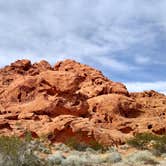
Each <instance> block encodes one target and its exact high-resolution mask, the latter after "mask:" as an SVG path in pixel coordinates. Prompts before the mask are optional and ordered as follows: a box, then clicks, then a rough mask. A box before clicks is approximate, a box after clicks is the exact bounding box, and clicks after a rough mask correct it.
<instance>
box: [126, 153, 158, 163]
mask: <svg viewBox="0 0 166 166" xmlns="http://www.w3.org/2000/svg"><path fill="white" fill-rule="evenodd" d="M127 160H128V163H136V162H143V163H144V164H151V165H157V164H158V162H157V161H156V159H155V157H154V156H153V155H152V153H151V152H150V151H147V150H145V151H137V152H135V153H133V154H131V155H130V156H128V157H127Z"/></svg>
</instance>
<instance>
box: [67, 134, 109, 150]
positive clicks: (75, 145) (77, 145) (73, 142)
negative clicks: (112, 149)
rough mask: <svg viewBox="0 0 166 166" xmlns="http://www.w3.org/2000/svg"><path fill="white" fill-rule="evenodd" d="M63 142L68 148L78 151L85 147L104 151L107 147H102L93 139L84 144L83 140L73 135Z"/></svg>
mask: <svg viewBox="0 0 166 166" xmlns="http://www.w3.org/2000/svg"><path fill="white" fill-rule="evenodd" d="M65 144H66V145H67V146H69V147H70V148H72V149H75V150H78V151H85V150H86V149H87V148H92V149H93V150H96V151H97V150H101V151H106V150H107V149H108V147H104V146H103V145H102V144H100V143H98V142H97V141H95V140H93V141H91V142H89V144H86V143H85V142H80V141H79V140H77V139H76V138H74V137H71V138H69V139H68V140H66V142H65Z"/></svg>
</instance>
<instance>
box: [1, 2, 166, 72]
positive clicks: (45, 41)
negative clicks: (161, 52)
mask: <svg viewBox="0 0 166 166" xmlns="http://www.w3.org/2000/svg"><path fill="white" fill-rule="evenodd" d="M165 7H166V3H165V1H162V0H159V1H157V2H156V1H154V0H151V1H145V0H140V1H137V0H126V1H121V0H91V1H89V0H70V1H67V0H50V1H45V0H35V1H32V0H25V1H22V0H15V1H13V0H6V1H0V25H1V27H0V38H1V40H0V53H1V52H3V53H4V54H3V55H2V54H1V55H0V65H3V64H2V60H1V59H2V58H3V56H5V55H6V56H8V54H9V53H10V54H13V53H15V52H16V53H18V54H20V53H21V55H23V56H25V55H26V54H27V52H28V53H29V52H30V53H31V54H32V56H31V58H32V59H36V56H37V57H38V58H41V57H43V58H45V59H50V61H51V60H52V57H53V56H54V57H56V58H57V57H60V58H62V57H64V58H66V57H67V58H76V59H79V60H81V59H83V58H84V57H88V56H91V57H92V56H96V55H100V56H102V55H105V54H106V53H107V54H108V53H109V56H108V57H107V58H109V57H110V56H111V53H113V52H115V51H119V50H124V49H129V48H131V47H132V46H133V45H134V44H138V45H139V44H143V45H146V44H150V43H153V42H155V38H156V33H155V32H153V31H152V29H151V27H153V25H154V24H157V25H160V27H161V28H164V27H165V22H166V18H165V14H166V12H165ZM140 20H148V21H147V22H149V23H148V24H147V25H144V24H143V25H141V24H142V21H141V22H139V21H140ZM145 22H146V21H145ZM147 41H148V42H147ZM13 57H14V58H15V59H18V58H20V55H18V56H17V54H15V55H14V54H13ZM14 58H11V60H13V59H14ZM38 58H37V59H38ZM3 61H4V63H5V60H3ZM8 61H9V60H8V59H6V63H7V62H8ZM115 61H116V59H115V58H114V62H113V63H114V64H115ZM117 63H121V65H118V64H117ZM122 64H123V65H122ZM125 65H126V64H125V63H124V62H123V63H122V62H116V65H113V66H115V69H117V70H121V67H123V68H126V66H125ZM118 66H119V69H118Z"/></svg>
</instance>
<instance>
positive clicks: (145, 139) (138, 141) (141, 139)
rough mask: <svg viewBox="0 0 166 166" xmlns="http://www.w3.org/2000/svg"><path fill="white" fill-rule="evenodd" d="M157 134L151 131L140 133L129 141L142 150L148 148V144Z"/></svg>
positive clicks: (128, 141)
mask: <svg viewBox="0 0 166 166" xmlns="http://www.w3.org/2000/svg"><path fill="white" fill-rule="evenodd" d="M156 138H157V136H156V135H153V134H151V133H138V134H136V135H135V137H134V138H131V139H129V140H127V143H128V144H129V145H131V146H133V147H136V148H138V149H141V150H145V149H147V148H148V144H149V143H150V141H152V140H156Z"/></svg>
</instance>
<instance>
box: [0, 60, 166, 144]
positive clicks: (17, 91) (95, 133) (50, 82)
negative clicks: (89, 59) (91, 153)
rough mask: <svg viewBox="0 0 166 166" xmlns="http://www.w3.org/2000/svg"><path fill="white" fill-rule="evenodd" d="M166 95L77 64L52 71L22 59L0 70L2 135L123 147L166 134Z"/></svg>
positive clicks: (68, 62)
mask: <svg viewBox="0 0 166 166" xmlns="http://www.w3.org/2000/svg"><path fill="white" fill-rule="evenodd" d="M165 118H166V96H164V95H163V94H160V93H157V92H155V91H147V92H142V93H129V92H128V90H127V89H126V87H125V85H123V84H122V83H116V82H113V81H111V80H109V79H108V78H106V77H105V76H104V75H103V74H102V73H101V72H100V71H98V70H96V69H93V68H91V67H89V66H87V65H83V64H80V63H78V62H76V61H73V60H64V61H61V62H58V63H56V64H55V66H54V67H52V66H51V65H50V64H49V63H48V62H46V61H41V62H39V63H34V64H31V62H30V61H29V60H18V61H16V62H14V63H12V64H11V65H9V66H6V67H4V68H2V69H0V135H12V134H16V135H19V136H21V135H23V134H24V132H25V131H26V130H29V131H31V132H32V133H33V136H34V137H40V136H47V137H48V138H49V139H50V140H51V141H52V142H64V141H65V140H66V139H68V138H69V137H76V138H77V139H78V140H80V141H84V142H86V143H89V142H90V141H93V140H95V141H97V142H99V143H102V144H105V145H112V144H121V143H123V142H124V141H125V140H126V139H127V138H129V137H132V136H133V134H135V133H139V132H146V131H150V132H153V133H156V134H164V133H165V132H166V126H165V123H166V119H165Z"/></svg>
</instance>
